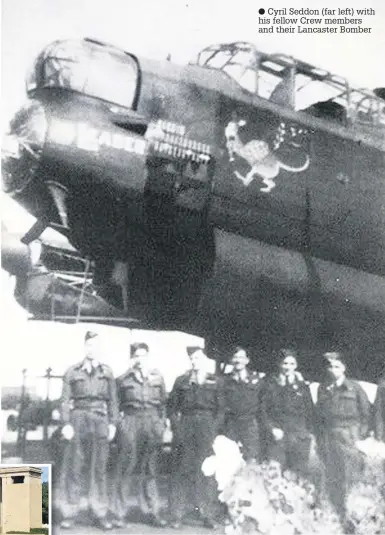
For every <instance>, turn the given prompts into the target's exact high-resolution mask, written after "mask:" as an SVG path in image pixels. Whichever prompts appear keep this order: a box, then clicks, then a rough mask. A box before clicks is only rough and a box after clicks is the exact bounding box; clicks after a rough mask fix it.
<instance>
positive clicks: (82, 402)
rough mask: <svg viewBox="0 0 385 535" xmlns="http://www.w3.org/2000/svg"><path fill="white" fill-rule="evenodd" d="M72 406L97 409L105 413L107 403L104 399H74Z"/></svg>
mask: <svg viewBox="0 0 385 535" xmlns="http://www.w3.org/2000/svg"><path fill="white" fill-rule="evenodd" d="M73 408H74V409H84V410H90V411H98V412H101V413H103V414H107V410H108V405H107V401H106V400H104V399H75V400H74V403H73Z"/></svg>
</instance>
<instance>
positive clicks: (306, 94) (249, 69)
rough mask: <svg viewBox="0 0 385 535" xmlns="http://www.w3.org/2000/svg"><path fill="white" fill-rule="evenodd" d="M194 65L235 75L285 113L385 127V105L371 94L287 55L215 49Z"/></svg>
mask: <svg viewBox="0 0 385 535" xmlns="http://www.w3.org/2000/svg"><path fill="white" fill-rule="evenodd" d="M193 64H197V65H200V66H201V67H205V68H209V69H217V70H220V71H223V72H225V73H226V74H227V75H229V76H231V78H233V79H234V80H235V81H236V82H237V83H238V84H239V85H240V86H241V87H242V88H243V89H246V90H247V91H249V92H250V93H251V94H253V95H258V96H259V97H262V98H264V99H266V100H269V101H270V102H274V103H275V104H278V105H280V106H282V107H285V108H291V109H294V110H296V111H302V112H304V113H307V114H309V115H313V116H315V117H319V118H322V119H326V120H328V121H336V122H339V123H341V124H344V125H350V124H357V123H358V124H360V125H364V124H366V125H367V126H368V127H372V128H373V127H376V128H378V127H380V128H381V129H383V128H384V126H385V102H384V100H383V99H381V98H379V97H378V96H376V95H375V94H374V92H373V91H370V90H368V89H353V88H351V87H350V86H349V84H348V82H347V81H346V80H345V78H343V77H341V76H337V75H334V74H332V73H329V72H328V71H326V70H324V69H319V68H317V67H315V66H314V65H311V64H309V63H305V62H303V61H300V60H296V59H295V58H292V57H290V56H286V55H285V54H266V53H263V52H260V51H259V50H257V49H256V47H255V46H254V45H253V44H251V43H247V42H241V41H240V42H235V43H224V44H217V45H212V46H209V47H207V48H205V49H204V50H202V51H201V52H200V53H199V55H198V58H197V60H196V61H194V62H193Z"/></svg>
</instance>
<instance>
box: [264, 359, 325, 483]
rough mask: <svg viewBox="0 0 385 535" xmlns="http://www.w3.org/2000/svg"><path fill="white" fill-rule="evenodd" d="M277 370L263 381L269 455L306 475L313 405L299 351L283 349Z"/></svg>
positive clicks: (282, 464) (294, 470)
mask: <svg viewBox="0 0 385 535" xmlns="http://www.w3.org/2000/svg"><path fill="white" fill-rule="evenodd" d="M277 365H278V373H276V374H274V375H273V376H272V377H269V378H267V379H266V380H265V381H264V384H263V388H262V393H261V421H262V424H263V428H264V431H265V437H266V456H267V458H268V459H270V460H275V461H278V462H279V463H280V464H281V466H282V469H283V470H286V469H288V470H292V471H293V472H296V473H300V474H302V475H307V469H308V464H309V456H310V446H311V435H312V432H313V417H314V408H313V400H312V397H311V393H310V388H309V386H308V384H307V383H306V382H305V381H304V380H303V378H302V375H301V374H300V373H299V372H297V366H298V361H297V354H296V352H295V351H294V350H293V349H281V350H280V352H279V354H278V362H277Z"/></svg>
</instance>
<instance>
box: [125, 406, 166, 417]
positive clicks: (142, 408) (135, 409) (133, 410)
mask: <svg viewBox="0 0 385 535" xmlns="http://www.w3.org/2000/svg"><path fill="white" fill-rule="evenodd" d="M159 409H160V405H139V406H138V407H122V411H123V413H124V414H127V415H131V414H138V413H140V414H142V413H143V412H156V413H158V411H159Z"/></svg>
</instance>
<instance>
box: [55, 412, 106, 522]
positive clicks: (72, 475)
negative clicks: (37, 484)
mask: <svg viewBox="0 0 385 535" xmlns="http://www.w3.org/2000/svg"><path fill="white" fill-rule="evenodd" d="M108 423H109V422H108V417H107V415H104V414H100V413H98V412H93V411H91V410H89V409H88V410H87V409H74V410H73V411H72V412H71V415H70V424H71V425H72V426H73V428H74V431H75V435H74V437H73V438H72V440H70V441H66V443H65V445H64V449H63V459H62V463H61V471H60V472H61V473H60V480H59V488H58V489H57V499H56V500H55V501H56V502H57V506H58V508H59V509H60V511H61V513H62V515H63V517H64V518H68V519H70V518H73V517H74V516H76V515H77V514H78V513H79V511H81V510H85V509H90V510H91V512H92V513H93V515H94V516H95V518H97V519H103V518H105V516H106V515H107V512H108V495H107V463H108V455H109V443H108Z"/></svg>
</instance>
